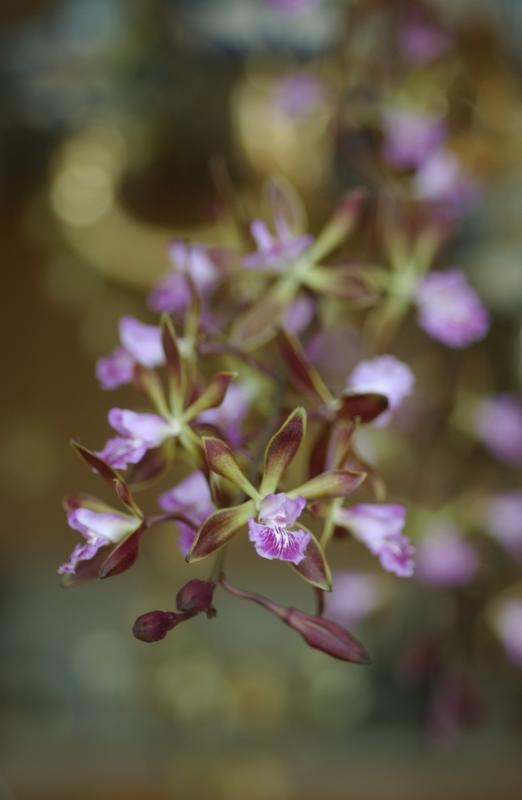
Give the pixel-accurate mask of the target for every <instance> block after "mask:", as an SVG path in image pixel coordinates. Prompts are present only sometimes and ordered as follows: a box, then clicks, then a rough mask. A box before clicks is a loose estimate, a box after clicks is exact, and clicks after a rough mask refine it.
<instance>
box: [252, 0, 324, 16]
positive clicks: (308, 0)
mask: <svg viewBox="0 0 522 800" xmlns="http://www.w3.org/2000/svg"><path fill="white" fill-rule="evenodd" d="M265 2H266V3H267V4H268V5H270V6H273V8H275V9H277V11H282V12H283V13H284V14H298V13H299V12H300V11H309V10H310V9H312V8H315V7H316V6H317V5H319V3H320V2H321V0H265Z"/></svg>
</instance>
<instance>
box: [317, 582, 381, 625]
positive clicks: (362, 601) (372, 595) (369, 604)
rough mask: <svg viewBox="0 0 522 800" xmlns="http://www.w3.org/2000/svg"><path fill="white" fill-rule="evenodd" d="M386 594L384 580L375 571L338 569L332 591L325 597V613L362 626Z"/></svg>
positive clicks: (348, 623) (344, 621)
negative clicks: (373, 572)
mask: <svg viewBox="0 0 522 800" xmlns="http://www.w3.org/2000/svg"><path fill="white" fill-rule="evenodd" d="M383 594H384V592H383V587H382V582H381V581H380V579H379V578H378V576H377V575H373V574H372V573H371V572H362V571H355V570H351V571H348V570H345V571H344V572H335V573H334V575H333V581H332V591H331V592H328V594H326V595H325V598H324V610H325V614H326V616H327V617H330V618H331V619H333V620H335V621H336V622H339V623H340V624H341V625H348V626H351V625H358V624H359V623H360V622H362V621H363V620H365V619H366V617H368V616H369V615H370V614H371V613H372V612H373V611H375V610H376V609H377V608H378V607H379V606H380V604H381V602H382V599H383Z"/></svg>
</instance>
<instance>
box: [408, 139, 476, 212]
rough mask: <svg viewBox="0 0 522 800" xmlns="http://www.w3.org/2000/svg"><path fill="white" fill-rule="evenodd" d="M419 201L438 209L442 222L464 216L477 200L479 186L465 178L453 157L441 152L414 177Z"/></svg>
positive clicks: (418, 170) (465, 175) (429, 159)
mask: <svg viewBox="0 0 522 800" xmlns="http://www.w3.org/2000/svg"><path fill="white" fill-rule="evenodd" d="M413 191H414V194H415V195H416V197H417V198H418V199H419V200H423V201H425V202H428V203H433V204H436V205H438V206H439V208H440V216H441V217H442V218H443V219H449V220H451V219H453V218H455V217H460V216H461V215H463V214H465V213H467V212H468V211H469V209H470V207H471V206H472V205H473V204H474V203H475V201H476V199H477V196H478V185H477V184H476V183H475V182H474V181H473V180H472V178H471V177H470V176H469V175H467V174H466V173H465V172H464V170H463V168H462V165H461V163H460V161H459V159H458V158H457V156H456V155H455V154H454V153H451V152H450V151H449V150H446V149H444V148H441V149H439V150H436V151H434V152H433V153H431V154H430V156H429V157H428V158H427V159H426V160H425V161H424V162H423V163H422V164H420V165H419V168H418V169H417V171H416V173H415V175H414V176H413Z"/></svg>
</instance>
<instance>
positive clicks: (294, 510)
mask: <svg viewBox="0 0 522 800" xmlns="http://www.w3.org/2000/svg"><path fill="white" fill-rule="evenodd" d="M305 506H306V500H305V499H304V497H296V498H295V499H293V498H291V497H288V495H286V494H284V492H279V493H278V494H269V495H267V496H266V497H264V498H263V499H262V501H261V503H260V506H259V513H258V521H256V520H254V519H249V520H248V533H249V539H250V541H251V542H252V544H253V545H254V547H255V550H256V553H257V554H258V555H259V556H261V558H267V559H270V560H272V559H279V560H281V561H290V562H291V563H292V564H300V563H301V561H303V559H304V558H305V553H306V548H307V547H308V544H309V542H310V539H311V536H310V534H309V533H307V532H306V531H303V530H300V529H297V530H290V526H292V525H294V524H295V522H296V521H297V519H298V518H299V516H300V515H301V513H302V512H303V510H304V508H305Z"/></svg>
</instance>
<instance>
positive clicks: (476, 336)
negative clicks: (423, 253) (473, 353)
mask: <svg viewBox="0 0 522 800" xmlns="http://www.w3.org/2000/svg"><path fill="white" fill-rule="evenodd" d="M416 300H417V309H418V316H417V319H418V322H419V325H420V327H421V328H422V329H423V330H424V331H425V332H426V333H427V334H428V335H429V336H431V338H432V339H436V340H437V341H438V342H442V343H443V344H446V345H448V347H454V348H461V347H467V346H468V345H470V344H472V343H473V342H477V341H479V340H480V339H483V338H484V336H485V335H486V333H487V332H488V329H489V315H488V313H487V311H486V309H485V308H484V306H483V305H482V303H481V302H480V300H479V298H478V295H477V294H476V292H475V291H474V289H472V288H471V286H470V285H469V283H468V281H467V278H466V276H465V275H464V273H463V272H461V270H458V269H452V270H448V271H447V272H431V273H430V274H429V275H427V276H426V277H425V278H424V279H423V280H422V281H421V282H420V284H419V285H418V287H417V292H416Z"/></svg>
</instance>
